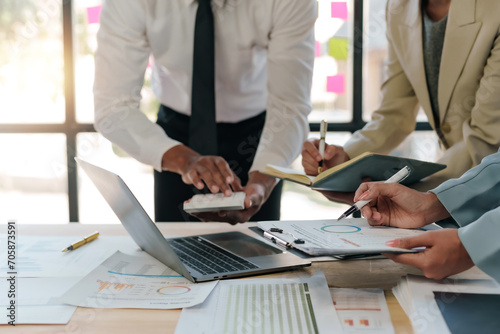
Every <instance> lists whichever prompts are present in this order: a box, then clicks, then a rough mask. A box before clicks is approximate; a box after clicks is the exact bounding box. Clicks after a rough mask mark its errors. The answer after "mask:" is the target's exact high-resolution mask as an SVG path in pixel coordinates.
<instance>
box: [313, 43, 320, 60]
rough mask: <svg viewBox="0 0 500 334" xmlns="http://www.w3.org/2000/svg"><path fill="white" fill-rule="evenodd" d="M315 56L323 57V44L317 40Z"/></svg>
mask: <svg viewBox="0 0 500 334" xmlns="http://www.w3.org/2000/svg"><path fill="white" fill-rule="evenodd" d="M314 56H315V57H321V44H320V43H319V42H318V41H316V50H315V52H314Z"/></svg>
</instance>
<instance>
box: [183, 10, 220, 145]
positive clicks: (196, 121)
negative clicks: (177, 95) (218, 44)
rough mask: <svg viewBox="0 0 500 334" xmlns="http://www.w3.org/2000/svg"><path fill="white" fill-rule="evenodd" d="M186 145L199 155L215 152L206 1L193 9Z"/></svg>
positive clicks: (211, 22)
mask: <svg viewBox="0 0 500 334" xmlns="http://www.w3.org/2000/svg"><path fill="white" fill-rule="evenodd" d="M189 147H191V148H192V149H193V150H195V151H196V152H198V153H200V154H202V155H217V127H216V122H215V46H214V16H213V13H212V8H211V5H210V0H198V11H197V12H196V23H195V28H194V49H193V87H192V91H191V120H190V123H189Z"/></svg>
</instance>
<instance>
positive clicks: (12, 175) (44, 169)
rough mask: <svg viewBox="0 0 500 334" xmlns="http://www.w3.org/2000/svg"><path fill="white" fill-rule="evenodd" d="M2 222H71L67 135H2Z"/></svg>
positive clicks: (0, 211)
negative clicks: (9, 220)
mask: <svg viewBox="0 0 500 334" xmlns="http://www.w3.org/2000/svg"><path fill="white" fill-rule="evenodd" d="M0 152H2V154H1V156H2V163H1V164H0V203H1V207H2V209H1V210H0V223H1V222H6V221H7V220H8V219H13V220H16V221H17V222H19V223H26V224H59V223H66V222H68V216H69V213H68V190H67V189H68V188H67V168H66V136H65V135H63V134H24V133H22V134H21V133H20V134H0Z"/></svg>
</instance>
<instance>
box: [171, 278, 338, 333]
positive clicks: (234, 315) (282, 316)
mask: <svg viewBox="0 0 500 334" xmlns="http://www.w3.org/2000/svg"><path fill="white" fill-rule="evenodd" d="M175 333H176V334H197V333H204V334H225V333H227V334H238V333H259V334H271V333H290V334H311V333H342V327H341V325H340V322H339V320H338V317H337V313H336V311H335V308H334V307H333V302H332V298H331V296H330V293H329V291H328V286H327V283H326V279H325V276H324V275H323V273H322V272H321V271H318V272H317V273H316V274H315V275H313V276H312V277H307V278H293V279H291V278H281V279H280V278H260V279H259V278H257V279H237V280H228V281H221V282H219V285H218V286H217V288H215V290H214V291H213V292H212V294H211V295H210V296H209V297H208V298H207V300H206V301H205V302H204V303H203V304H200V305H198V306H195V307H190V308H185V309H184V310H182V313H181V317H180V319H179V322H178V323H177V328H176V330H175Z"/></svg>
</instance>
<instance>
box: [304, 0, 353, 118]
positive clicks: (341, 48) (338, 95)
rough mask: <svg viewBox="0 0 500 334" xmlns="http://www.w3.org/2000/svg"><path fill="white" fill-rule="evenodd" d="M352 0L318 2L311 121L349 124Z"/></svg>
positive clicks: (350, 115)
mask: <svg viewBox="0 0 500 334" xmlns="http://www.w3.org/2000/svg"><path fill="white" fill-rule="evenodd" d="M351 11H352V1H326V0H322V1H318V19H317V20H316V25H315V31H314V32H315V38H316V50H315V61H314V72H313V85H312V91H311V100H312V104H313V111H312V112H311V114H310V115H309V120H310V121H311V122H318V121H320V120H323V119H326V120H327V121H329V122H349V121H351V119H352V114H351V100H352V98H351V96H352V88H351V87H352V79H351V77H352V75H351V73H352V71H351V70H350V69H351V67H352V50H351V49H352V48H351V46H352V28H351V27H352V17H351Z"/></svg>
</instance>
